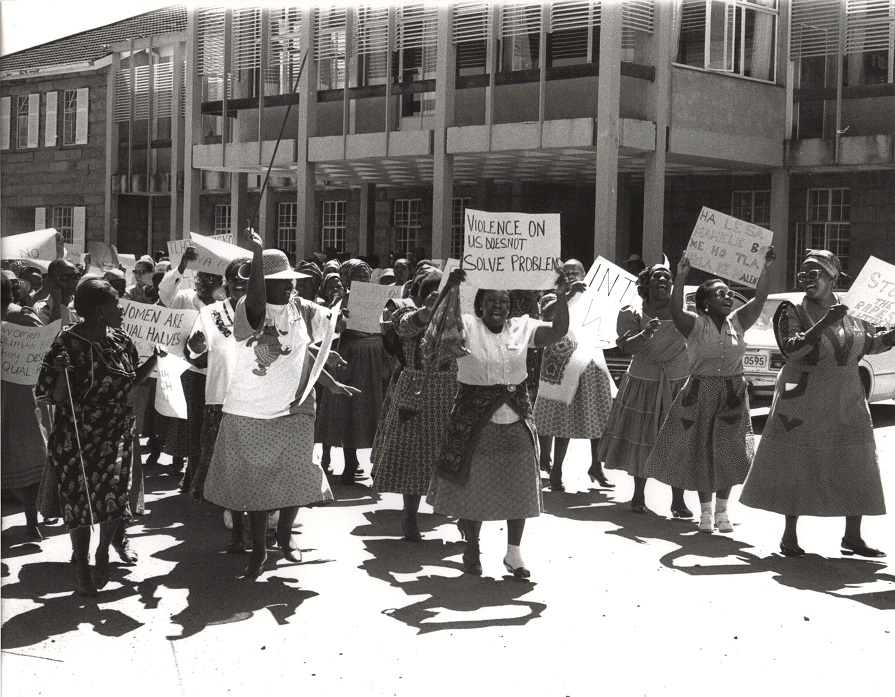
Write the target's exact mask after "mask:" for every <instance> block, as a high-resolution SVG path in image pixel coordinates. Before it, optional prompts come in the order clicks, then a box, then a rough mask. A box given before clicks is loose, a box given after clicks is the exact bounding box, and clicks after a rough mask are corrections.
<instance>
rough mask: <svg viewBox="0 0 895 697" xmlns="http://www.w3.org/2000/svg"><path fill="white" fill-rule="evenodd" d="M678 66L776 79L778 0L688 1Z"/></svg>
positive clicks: (679, 23)
mask: <svg viewBox="0 0 895 697" xmlns="http://www.w3.org/2000/svg"><path fill="white" fill-rule="evenodd" d="M675 22H676V27H675V28H676V30H677V31H678V33H679V38H678V52H677V61H676V62H677V63H680V64H683V65H690V66H693V67H696V68H703V69H704V70H713V71H718V72H723V73H729V74H731V75H740V76H743V77H754V78H757V79H759V80H767V81H774V78H775V68H776V62H777V55H776V47H777V0H684V1H683V4H682V5H681V7H680V11H679V12H678V16H677V17H676V18H675Z"/></svg>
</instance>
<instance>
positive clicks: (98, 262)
mask: <svg viewBox="0 0 895 697" xmlns="http://www.w3.org/2000/svg"><path fill="white" fill-rule="evenodd" d="M87 252H88V253H89V254H90V269H89V271H92V272H93V273H96V274H99V275H100V276H102V275H103V274H104V273H105V272H106V271H109V270H110V269H118V268H119V266H118V250H117V249H115V247H114V246H113V245H110V244H106V243H105V242H102V241H100V240H90V241H89V242H88V243H87Z"/></svg>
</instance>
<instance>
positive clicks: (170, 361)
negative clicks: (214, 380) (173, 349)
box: [155, 347, 190, 419]
mask: <svg viewBox="0 0 895 697" xmlns="http://www.w3.org/2000/svg"><path fill="white" fill-rule="evenodd" d="M159 348H160V349H161V350H160V351H159V356H158V361H157V363H156V370H157V371H158V378H157V379H158V382H157V383H156V390H155V410H156V411H157V412H158V413H159V414H161V415H162V416H170V417H171V418H174V419H185V418H187V411H186V395H185V394H184V393H183V383H182V382H180V376H181V375H182V374H183V373H184V372H185V371H186V370H187V369H188V368H189V367H190V364H189V363H187V362H186V361H185V360H184V359H183V358H181V357H180V356H178V355H176V354H173V353H168V352H167V351H165V350H164V349H162V348H161V347H159Z"/></svg>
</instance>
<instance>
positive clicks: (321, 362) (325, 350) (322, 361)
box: [298, 300, 342, 404]
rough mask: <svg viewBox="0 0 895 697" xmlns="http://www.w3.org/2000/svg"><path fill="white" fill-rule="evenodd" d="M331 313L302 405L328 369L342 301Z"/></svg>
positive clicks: (301, 401) (300, 400)
mask: <svg viewBox="0 0 895 697" xmlns="http://www.w3.org/2000/svg"><path fill="white" fill-rule="evenodd" d="M330 312H332V314H331V315H330V317H329V322H327V324H326V333H325V334H324V335H323V340H322V341H321V342H320V350H319V351H318V352H317V357H316V358H315V359H314V365H313V366H312V367H311V373H310V374H309V375H308V384H307V385H305V389H304V392H302V394H301V399H299V400H298V403H299V404H302V403H303V402H304V401H305V400H306V399H307V398H308V395H309V394H311V390H313V389H314V385H315V384H316V383H317V378H319V377H320V373H322V372H323V369H324V368H325V367H326V359H327V358H328V357H329V350H330V349H331V348H332V345H333V337H334V336H335V335H336V322H338V321H339V313H341V312H342V301H341V300H340V301H339V302H337V303H336V304H335V306H334V307H333V308H332V310H330Z"/></svg>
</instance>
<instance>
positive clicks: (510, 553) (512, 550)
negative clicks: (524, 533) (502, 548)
mask: <svg viewBox="0 0 895 697" xmlns="http://www.w3.org/2000/svg"><path fill="white" fill-rule="evenodd" d="M504 559H506V561H507V563H508V564H509V565H510V566H512V567H513V568H514V569H518V568H519V567H520V566H525V562H524V561H522V552H521V551H520V550H519V545H507V555H506V556H505V557H504Z"/></svg>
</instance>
